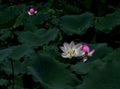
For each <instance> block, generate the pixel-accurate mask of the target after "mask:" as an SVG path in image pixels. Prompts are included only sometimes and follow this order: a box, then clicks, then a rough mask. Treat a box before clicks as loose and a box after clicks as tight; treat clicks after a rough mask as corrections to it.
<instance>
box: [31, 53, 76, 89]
mask: <svg viewBox="0 0 120 89" xmlns="http://www.w3.org/2000/svg"><path fill="white" fill-rule="evenodd" d="M34 60H36V61H35V62H34V64H33V66H32V67H29V70H30V72H31V73H32V75H33V76H34V77H35V78H36V79H37V80H38V81H39V82H41V84H42V85H43V86H44V87H45V89H73V87H74V86H75V82H76V80H77V79H76V77H75V76H74V75H73V74H72V73H71V72H70V71H69V70H67V69H65V67H66V65H65V64H61V63H59V62H58V61H57V60H56V59H55V58H54V57H53V56H51V55H49V54H47V53H41V54H40V55H39V57H36V58H34Z"/></svg>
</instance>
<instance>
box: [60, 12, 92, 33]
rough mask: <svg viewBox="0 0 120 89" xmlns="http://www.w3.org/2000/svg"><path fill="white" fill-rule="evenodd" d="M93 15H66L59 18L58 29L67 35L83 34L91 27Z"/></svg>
mask: <svg viewBox="0 0 120 89" xmlns="http://www.w3.org/2000/svg"><path fill="white" fill-rule="evenodd" d="M93 20H94V15H93V14H92V13H88V12H86V13H83V14H81V15H66V16H63V17H61V21H60V23H61V24H60V27H61V29H62V30H63V31H64V32H65V33H67V34H70V35H71V34H75V33H76V34H80V35H82V34H84V33H85V32H86V31H87V29H88V28H89V27H91V26H92V23H93Z"/></svg>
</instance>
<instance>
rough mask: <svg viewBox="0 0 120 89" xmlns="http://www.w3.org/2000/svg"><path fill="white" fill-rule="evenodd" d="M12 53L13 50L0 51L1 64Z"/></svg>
mask: <svg viewBox="0 0 120 89" xmlns="http://www.w3.org/2000/svg"><path fill="white" fill-rule="evenodd" d="M11 52H12V49H11V48H7V49H3V50H0V63H1V62H2V61H3V60H5V59H6V58H7V57H8V56H9V55H10V54H11Z"/></svg>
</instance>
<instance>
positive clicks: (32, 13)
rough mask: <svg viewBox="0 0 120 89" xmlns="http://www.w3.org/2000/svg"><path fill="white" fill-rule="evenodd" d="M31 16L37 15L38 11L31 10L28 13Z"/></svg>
mask: <svg viewBox="0 0 120 89" xmlns="http://www.w3.org/2000/svg"><path fill="white" fill-rule="evenodd" d="M27 13H28V14H29V15H34V14H36V13H37V10H35V9H34V8H30V9H29V10H28V12H27Z"/></svg>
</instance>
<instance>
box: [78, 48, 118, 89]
mask: <svg viewBox="0 0 120 89" xmlns="http://www.w3.org/2000/svg"><path fill="white" fill-rule="evenodd" d="M104 60H112V61H108V62H107V63H106V66H104V67H103V68H102V69H93V71H91V73H89V74H88V75H87V77H86V78H85V80H84V81H83V84H82V85H80V86H78V87H77V88H76V89H120V71H119V70H120V49H117V50H115V51H114V52H112V53H111V54H109V55H108V56H107V57H105V58H104Z"/></svg>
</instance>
